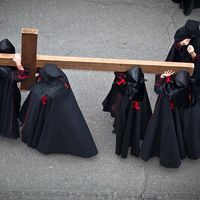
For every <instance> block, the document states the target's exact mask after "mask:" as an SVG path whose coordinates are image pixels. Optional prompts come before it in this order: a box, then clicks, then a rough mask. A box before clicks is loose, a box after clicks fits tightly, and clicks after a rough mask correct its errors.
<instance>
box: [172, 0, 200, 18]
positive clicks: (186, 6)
mask: <svg viewBox="0 0 200 200" xmlns="http://www.w3.org/2000/svg"><path fill="white" fill-rule="evenodd" d="M172 1H174V2H176V3H179V4H180V8H181V9H183V13H184V15H189V14H190V13H191V12H192V10H193V9H196V8H200V1H199V0H172Z"/></svg>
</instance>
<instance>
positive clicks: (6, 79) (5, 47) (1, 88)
mask: <svg viewBox="0 0 200 200" xmlns="http://www.w3.org/2000/svg"><path fill="white" fill-rule="evenodd" d="M0 53H15V48H14V46H13V45H12V44H11V42H10V41H9V40H8V39H4V40H2V41H1V42H0ZM27 76H28V74H27V72H26V71H19V70H17V69H16V68H13V67H8V66H1V67H0V111H1V112H0V135H2V136H4V137H9V138H18V137H19V136H20V134H19V125H18V115H19V109H20V101H21V94H20V90H19V88H18V86H17V83H18V82H21V81H23V80H24V79H25V78H27Z"/></svg>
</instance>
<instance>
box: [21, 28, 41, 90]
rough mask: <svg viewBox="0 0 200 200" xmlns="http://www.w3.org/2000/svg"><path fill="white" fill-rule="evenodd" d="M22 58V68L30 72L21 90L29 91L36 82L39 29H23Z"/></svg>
mask: <svg viewBox="0 0 200 200" xmlns="http://www.w3.org/2000/svg"><path fill="white" fill-rule="evenodd" d="M21 33H22V47H21V58H22V66H23V67H27V68H29V70H30V75H29V78H28V79H26V80H25V81H24V82H22V84H21V89H25V90H28V89H30V86H31V85H32V84H33V83H34V81H35V73H36V60H37V36H38V29H31V28H22V31H21Z"/></svg>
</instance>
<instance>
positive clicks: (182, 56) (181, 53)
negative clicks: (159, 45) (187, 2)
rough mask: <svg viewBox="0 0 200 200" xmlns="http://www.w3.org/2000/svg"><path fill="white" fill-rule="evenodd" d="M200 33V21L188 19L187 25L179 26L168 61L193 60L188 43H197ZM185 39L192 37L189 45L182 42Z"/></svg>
mask: <svg viewBox="0 0 200 200" xmlns="http://www.w3.org/2000/svg"><path fill="white" fill-rule="evenodd" d="M199 35H200V22H199V21H195V20H190V19H189V20H187V22H186V23H185V25H184V26H183V27H181V28H179V29H178V30H177V31H176V33H175V35H174V44H173V45H172V47H171V49H170V51H169V53H168V55H167V58H166V61H171V62H193V59H192V57H191V55H190V54H189V53H188V51H187V47H188V46H187V45H193V46H194V45H195V44H196V40H197V38H198V36H199ZM185 39H191V40H190V42H189V43H188V44H187V45H182V44H181V42H182V41H183V40H185Z"/></svg>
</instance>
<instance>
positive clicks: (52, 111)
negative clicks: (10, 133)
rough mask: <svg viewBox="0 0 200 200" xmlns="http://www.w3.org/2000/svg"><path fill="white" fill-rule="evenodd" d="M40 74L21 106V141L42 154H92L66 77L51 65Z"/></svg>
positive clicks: (89, 137)
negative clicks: (23, 105)
mask: <svg viewBox="0 0 200 200" xmlns="http://www.w3.org/2000/svg"><path fill="white" fill-rule="evenodd" d="M49 71H50V72H49ZM40 76H41V80H40V81H38V82H36V83H35V84H34V85H33V86H32V88H31V93H30V94H29V96H28V100H27V101H25V104H26V106H25V107H23V108H25V109H23V111H22V115H25V116H24V117H22V119H24V120H23V126H22V141H23V142H25V143H27V145H28V146H30V147H32V148H36V149H37V150H38V151H40V152H41V153H44V154H47V153H64V154H72V155H76V156H80V157H91V156H94V155H96V154H97V153H98V151H97V148H96V145H95V143H94V140H93V138H92V135H91V133H90V131H89V128H88V126H87V124H86V122H85V119H84V117H83V115H82V113H81V111H80V109H79V106H78V104H77V102H76V99H75V97H74V94H73V92H72V90H71V88H70V85H69V82H68V79H67V77H66V76H65V75H64V73H63V72H62V71H61V70H60V69H58V68H57V67H56V66H55V65H51V64H48V65H46V66H45V67H44V68H42V69H41V72H40ZM27 104H28V106H27ZM25 110H27V112H25Z"/></svg>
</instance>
